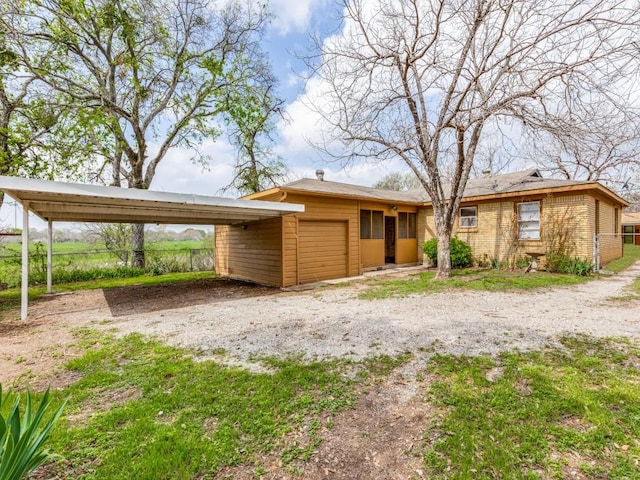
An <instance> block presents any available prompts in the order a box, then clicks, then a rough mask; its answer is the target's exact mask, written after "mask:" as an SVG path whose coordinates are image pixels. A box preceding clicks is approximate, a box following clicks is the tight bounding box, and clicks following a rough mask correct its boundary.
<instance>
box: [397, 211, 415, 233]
mask: <svg viewBox="0 0 640 480" xmlns="http://www.w3.org/2000/svg"><path fill="white" fill-rule="evenodd" d="M398 238H417V237H416V214H415V213H409V212H400V213H398Z"/></svg>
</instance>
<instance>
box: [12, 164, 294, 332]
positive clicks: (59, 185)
mask: <svg viewBox="0 0 640 480" xmlns="http://www.w3.org/2000/svg"><path fill="white" fill-rule="evenodd" d="M0 190H2V191H4V192H5V193H6V194H7V195H9V196H11V197H12V198H13V199H14V200H16V201H17V202H19V203H20V204H21V205H22V208H23V217H22V279H21V285H22V298H21V305H22V308H21V316H22V319H23V320H25V319H26V318H27V313H28V302H29V295H28V294H29V212H33V213H35V214H36V215H37V216H38V217H40V218H41V219H42V220H44V221H46V222H47V224H48V234H47V292H49V293H50V292H51V290H52V272H51V270H52V245H53V222H95V223H152V224H153V223H155V224H172V225H238V224H240V225H241V224H245V223H248V222H254V221H258V220H264V219H268V218H276V217H281V216H283V215H287V214H291V213H301V212H304V205H297V204H290V203H280V202H265V201H260V200H243V199H240V200H236V199H230V198H223V197H210V196H205V195H191V194H184V193H168V192H158V191H153V190H137V189H132V188H119V187H104V186H99V185H86V184H80V183H66V182H52V181H47V180H34V179H28V178H18V177H5V176H0Z"/></svg>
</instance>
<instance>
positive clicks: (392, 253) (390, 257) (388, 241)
mask: <svg viewBox="0 0 640 480" xmlns="http://www.w3.org/2000/svg"><path fill="white" fill-rule="evenodd" d="M384 263H396V217H384Z"/></svg>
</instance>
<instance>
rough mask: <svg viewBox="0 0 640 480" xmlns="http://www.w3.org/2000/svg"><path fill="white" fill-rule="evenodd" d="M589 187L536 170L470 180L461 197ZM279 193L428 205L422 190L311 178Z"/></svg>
mask: <svg viewBox="0 0 640 480" xmlns="http://www.w3.org/2000/svg"><path fill="white" fill-rule="evenodd" d="M590 183H593V182H586V181H580V180H562V179H555V178H542V176H541V175H540V172H539V171H538V170H536V169H530V170H525V171H522V172H514V173H507V174H503V175H495V176H490V177H482V178H473V179H470V180H469V181H468V182H467V186H466V188H465V191H464V197H466V198H469V197H480V196H487V195H496V194H504V193H515V192H523V191H528V190H538V189H542V188H555V187H569V186H575V185H586V184H590ZM445 188H446V187H445ZM280 189H281V190H288V191H292V190H293V191H303V192H310V193H320V194H328V195H338V196H349V197H361V198H366V199H370V200H384V201H390V202H407V203H424V202H428V201H429V196H428V195H427V193H426V192H425V191H424V189H423V188H416V189H413V190H408V191H404V192H397V191H394V190H382V189H378V188H372V187H362V186H360V185H351V184H348V183H339V182H329V181H324V180H316V179H311V178H303V179H301V180H297V181H295V182H292V183H288V184H286V185H283V186H282V187H280ZM446 193H448V192H446Z"/></svg>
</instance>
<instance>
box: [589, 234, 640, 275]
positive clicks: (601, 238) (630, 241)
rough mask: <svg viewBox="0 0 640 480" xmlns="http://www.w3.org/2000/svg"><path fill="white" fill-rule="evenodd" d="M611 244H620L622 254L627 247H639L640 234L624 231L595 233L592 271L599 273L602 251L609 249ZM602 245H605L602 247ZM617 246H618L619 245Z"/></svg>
mask: <svg viewBox="0 0 640 480" xmlns="http://www.w3.org/2000/svg"><path fill="white" fill-rule="evenodd" d="M613 242H620V244H621V245H622V253H623V254H624V249H625V248H627V247H629V246H634V245H640V233H634V232H628V231H625V232H624V233H622V235H620V234H619V233H596V234H594V235H593V259H592V261H593V270H594V271H595V272H599V271H600V268H601V267H602V261H601V260H602V249H603V248H610V247H611V244H612V243H613ZM603 244H606V245H604V246H603ZM620 244H618V245H620ZM616 248H617V247H616Z"/></svg>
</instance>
